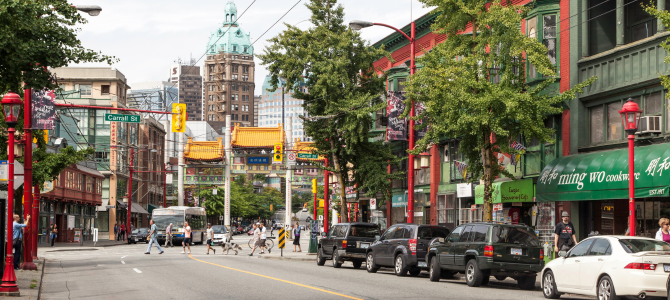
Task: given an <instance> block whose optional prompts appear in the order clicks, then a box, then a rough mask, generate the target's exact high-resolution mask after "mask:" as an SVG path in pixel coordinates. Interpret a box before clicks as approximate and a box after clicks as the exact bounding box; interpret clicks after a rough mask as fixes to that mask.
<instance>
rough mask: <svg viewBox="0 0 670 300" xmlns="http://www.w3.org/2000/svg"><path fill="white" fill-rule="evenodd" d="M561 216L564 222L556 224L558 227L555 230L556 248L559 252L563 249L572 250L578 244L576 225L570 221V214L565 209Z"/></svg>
mask: <svg viewBox="0 0 670 300" xmlns="http://www.w3.org/2000/svg"><path fill="white" fill-rule="evenodd" d="M561 217H562V219H563V222H559V223H558V224H556V229H555V230H554V250H555V251H556V252H557V253H558V251H561V250H565V251H567V250H570V248H572V247H574V246H575V245H577V237H576V236H575V226H574V225H572V223H570V214H568V212H567V211H564V212H563V213H562V214H561Z"/></svg>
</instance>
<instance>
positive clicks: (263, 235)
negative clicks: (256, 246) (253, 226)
mask: <svg viewBox="0 0 670 300" xmlns="http://www.w3.org/2000/svg"><path fill="white" fill-rule="evenodd" d="M267 234H268V230H267V228H265V223H261V246H260V247H261V254H265V250H263V248H265V249H267V250H268V253H270V251H272V249H270V248H268V245H267V244H265V241H267V239H268V235H267Z"/></svg>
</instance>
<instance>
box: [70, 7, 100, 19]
mask: <svg viewBox="0 0 670 300" xmlns="http://www.w3.org/2000/svg"><path fill="white" fill-rule="evenodd" d="M73 6H74V7H75V8H76V9H77V10H78V11H83V12H85V13H87V14H89V15H91V16H93V17H95V16H97V15H100V12H101V11H102V8H101V7H100V6H97V5H73Z"/></svg>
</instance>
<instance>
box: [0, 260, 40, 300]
mask: <svg viewBox="0 0 670 300" xmlns="http://www.w3.org/2000/svg"><path fill="white" fill-rule="evenodd" d="M35 264H36V265H37V271H23V270H16V271H14V274H16V284H17V285H18V286H19V294H20V296H19V297H11V298H13V299H27V300H37V299H39V298H40V292H41V290H42V278H44V259H40V260H39V261H35ZM3 297H7V296H3Z"/></svg>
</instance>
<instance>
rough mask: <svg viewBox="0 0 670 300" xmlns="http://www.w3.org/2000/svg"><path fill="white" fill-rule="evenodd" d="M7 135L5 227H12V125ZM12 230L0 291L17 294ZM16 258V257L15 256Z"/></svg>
mask: <svg viewBox="0 0 670 300" xmlns="http://www.w3.org/2000/svg"><path fill="white" fill-rule="evenodd" d="M7 132H8V135H9V151H8V152H9V153H7V156H8V157H7V158H8V160H9V161H8V164H9V166H8V168H7V169H8V170H7V171H8V173H9V174H8V178H7V186H8V188H7V228H12V225H13V223H14V220H13V219H14V188H13V187H14V132H15V129H14V127H10V128H7ZM11 232H12V231H9V230H8V231H7V249H6V251H7V253H6V256H5V257H6V258H5V272H4V273H3V275H2V284H0V293H11V294H15V295H16V296H18V293H19V286H18V285H16V274H15V273H14V254H13V253H12V238H13V236H12V233H11ZM17 259H18V258H17Z"/></svg>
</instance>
